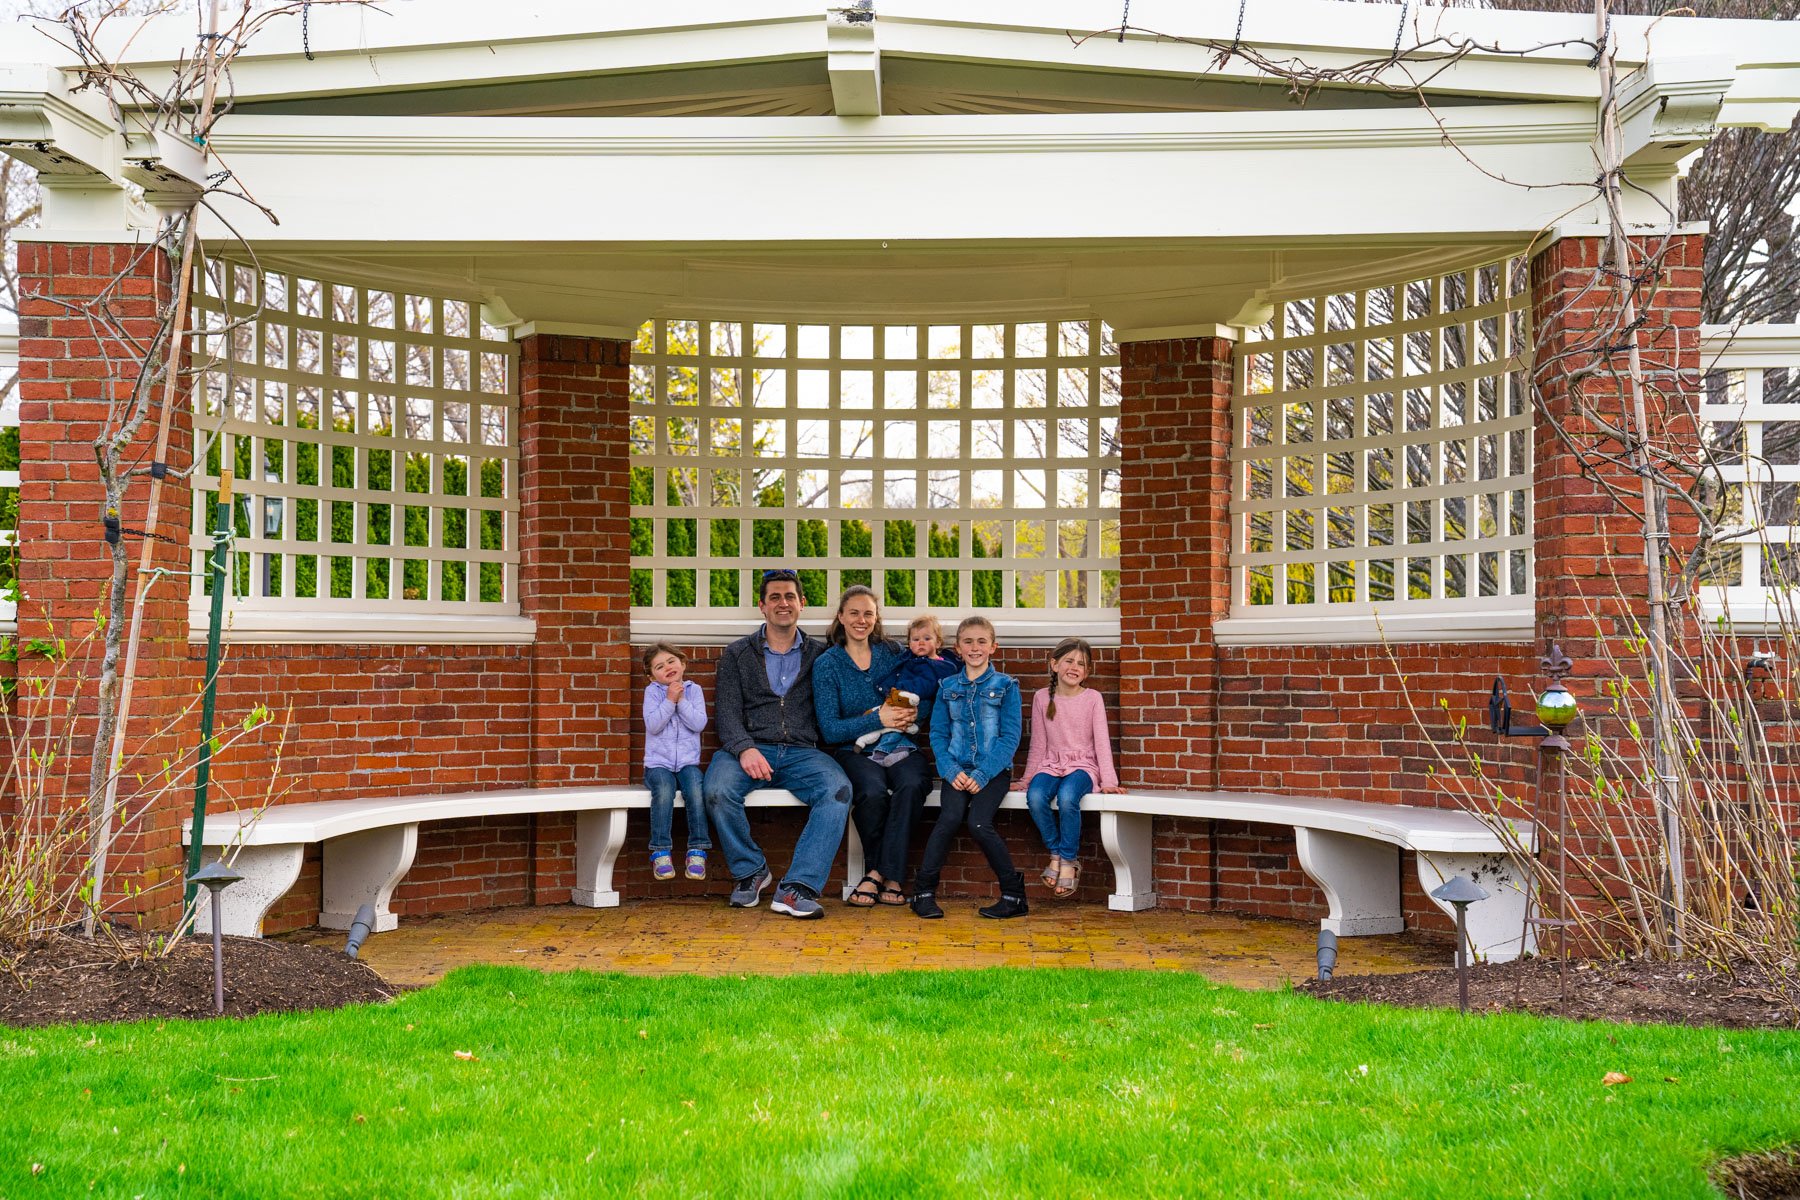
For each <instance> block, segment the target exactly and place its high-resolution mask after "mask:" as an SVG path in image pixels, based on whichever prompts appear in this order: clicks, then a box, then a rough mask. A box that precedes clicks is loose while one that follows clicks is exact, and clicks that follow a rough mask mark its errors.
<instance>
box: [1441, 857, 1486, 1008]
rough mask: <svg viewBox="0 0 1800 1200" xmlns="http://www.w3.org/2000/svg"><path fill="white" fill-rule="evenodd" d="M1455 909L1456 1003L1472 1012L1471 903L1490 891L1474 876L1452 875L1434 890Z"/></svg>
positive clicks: (1483, 898) (1482, 897) (1484, 897)
mask: <svg viewBox="0 0 1800 1200" xmlns="http://www.w3.org/2000/svg"><path fill="white" fill-rule="evenodd" d="M1431 898H1432V899H1433V900H1442V901H1443V902H1444V903H1445V904H1450V905H1454V906H1455V908H1456V1006H1457V1007H1458V1008H1459V1009H1461V1010H1462V1011H1463V1012H1465V1013H1466V1012H1468V1011H1469V905H1471V904H1473V903H1475V902H1476V901H1477V900H1486V899H1487V898H1488V894H1487V890H1486V889H1485V888H1483V887H1482V886H1481V885H1480V884H1479V883H1476V882H1475V881H1474V880H1472V879H1464V878H1463V877H1462V876H1461V875H1452V876H1451V877H1450V878H1449V879H1448V880H1447V881H1446V882H1445V883H1444V884H1442V885H1441V886H1440V887H1438V888H1437V890H1436V891H1434V892H1432V893H1431Z"/></svg>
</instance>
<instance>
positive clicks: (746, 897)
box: [731, 867, 772, 908]
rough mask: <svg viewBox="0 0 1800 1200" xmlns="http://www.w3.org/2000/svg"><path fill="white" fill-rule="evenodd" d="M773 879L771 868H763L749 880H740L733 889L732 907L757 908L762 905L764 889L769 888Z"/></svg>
mask: <svg viewBox="0 0 1800 1200" xmlns="http://www.w3.org/2000/svg"><path fill="white" fill-rule="evenodd" d="M771 878H772V876H770V874H769V868H767V867H763V868H762V869H761V870H759V871H757V873H756V874H754V875H752V876H750V877H748V878H747V879H740V880H738V881H737V882H736V883H735V884H733V885H732V888H731V907H733V908H755V907H756V906H757V905H759V904H761V903H762V894H763V889H764V888H766V887H768V886H769V881H770V879H771Z"/></svg>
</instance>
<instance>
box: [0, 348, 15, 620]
mask: <svg viewBox="0 0 1800 1200" xmlns="http://www.w3.org/2000/svg"><path fill="white" fill-rule="evenodd" d="M0 389H4V390H3V391H0V555H4V556H5V562H4V564H3V565H0V632H6V633H10V632H12V630H13V628H14V625H15V622H16V621H17V618H18V604H17V602H16V600H15V598H14V587H15V585H16V582H17V575H16V571H17V569H18V545H19V533H18V530H17V529H16V528H15V527H14V523H15V522H16V521H17V519H18V512H19V327H18V326H17V325H13V324H11V323H8V324H5V325H0Z"/></svg>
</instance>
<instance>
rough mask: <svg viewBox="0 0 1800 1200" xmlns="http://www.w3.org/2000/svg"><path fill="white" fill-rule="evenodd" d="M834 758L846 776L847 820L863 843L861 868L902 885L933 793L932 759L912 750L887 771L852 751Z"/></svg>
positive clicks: (844, 751) (838, 753) (864, 756)
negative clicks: (909, 854) (921, 816)
mask: <svg viewBox="0 0 1800 1200" xmlns="http://www.w3.org/2000/svg"><path fill="white" fill-rule="evenodd" d="M833 757H834V758H836V759H837V763H838V766H840V767H842V768H844V774H846V775H848V776H849V777H850V819H851V820H852V821H855V822H856V836H857V837H859V838H861V839H862V848H863V867H864V869H865V870H869V871H879V872H880V873H881V877H882V878H883V879H887V880H891V881H892V882H893V883H894V884H895V885H896V886H899V885H900V884H903V883H905V882H906V853H907V851H908V850H909V849H911V847H912V831H913V826H914V825H915V824H916V823H917V822H918V819H919V814H920V813H921V812H923V811H924V809H925V797H926V795H927V794H928V793H929V792H930V791H931V766H930V762H929V759H930V757H931V756H930V755H929V754H928V753H927V752H926V751H924V750H915V751H913V752H912V753H911V754H909V755H907V756H906V757H905V758H903V759H901V760H900V761H899V762H897V763H895V764H894V765H893V766H891V767H884V766H882V765H880V764H879V763H876V762H874V761H873V760H871V759H870V758H869V756H868V755H866V754H858V753H857V752H856V749H855V747H846V748H844V749H841V750H839V751H838V752H837V753H836V754H835V755H833ZM851 882H852V883H855V882H856V880H854V879H853V880H851Z"/></svg>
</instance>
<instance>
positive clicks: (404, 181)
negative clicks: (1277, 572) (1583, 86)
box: [47, 105, 1667, 245]
mask: <svg viewBox="0 0 1800 1200" xmlns="http://www.w3.org/2000/svg"><path fill="white" fill-rule="evenodd" d="M1440 119H1441V120H1442V121H1444V122H1445V124H1444V126H1443V127H1442V128H1440V126H1439V125H1438V124H1437V123H1436V122H1434V121H1433V120H1432V119H1431V117H1430V115H1429V114H1426V113H1423V112H1420V111H1417V110H1411V109H1403V110H1390V111H1368V110H1361V111H1354V112H1349V111H1336V112H1310V111H1300V112H1281V113H1198V114H1189V113H1158V114H1141V113H1139V114H1112V113H1095V114H1078V115H1063V116H1051V117H1044V116H1019V117H992V116H976V117H883V118H882V119H881V120H880V121H879V122H878V123H870V124H867V125H860V124H852V123H848V122H844V121H840V120H838V119H837V118H833V117H785V118H784V117H767V118H752V117H741V118H562V119H556V118H457V117H401V118H385V117H363V118H311V117H230V118H227V119H226V120H224V121H222V122H221V123H220V125H219V127H218V129H217V130H216V131H215V136H214V142H213V149H214V151H215V153H216V155H217V156H218V158H219V161H220V165H222V166H224V167H228V168H230V169H231V170H232V171H234V172H235V173H236V176H237V178H238V179H239V180H240V181H242V183H243V184H244V185H245V186H246V187H247V188H248V189H249V191H250V193H251V194H252V195H254V196H256V197H257V198H258V200H260V201H261V202H262V203H264V204H267V205H269V206H270V207H271V208H272V209H273V210H274V211H275V212H276V213H278V214H279V215H280V218H281V224H280V225H278V226H277V225H273V224H270V223H268V222H267V221H266V220H264V219H262V218H261V217H259V216H258V215H257V214H255V213H254V212H249V211H244V212H239V213H235V214H234V215H233V219H234V221H236V222H237V223H238V226H239V228H240V229H243V230H245V231H246V233H247V235H248V236H249V237H250V238H251V239H252V240H254V241H257V242H259V243H265V244H270V245H274V244H281V243H318V244H334V245H345V244H353V243H368V242H381V241H389V242H394V243H412V244H417V243H448V242H484V243H504V242H508V241H530V242H536V243H544V242H556V241H567V242H582V243H596V242H598V243H606V242H636V243H640V244H656V243H669V242H673V243H693V242H696V241H710V242H721V241H723V242H733V243H774V244H790V243H792V244H807V243H821V242H838V241H845V240H852V241H856V240H861V241H867V240H871V239H874V240H880V239H899V240H908V241H917V240H943V241H959V242H976V243H980V242H1004V241H1012V240H1018V239H1038V238H1049V239H1056V240H1071V239H1074V240H1080V239H1091V238H1099V239H1109V240H1110V239H1120V238H1248V239H1268V238H1277V239H1280V238H1339V237H1361V236H1396V235H1398V236H1411V235H1418V234H1427V235H1431V236H1433V237H1445V236H1448V237H1451V238H1454V237H1456V236H1458V235H1465V234H1467V235H1490V234H1495V233H1501V232H1517V233H1529V232H1532V231H1535V230H1538V229H1540V228H1542V227H1544V226H1545V225H1546V224H1548V223H1552V222H1554V221H1556V220H1558V219H1565V220H1566V219H1571V218H1570V216H1569V214H1571V213H1572V212H1574V213H1577V214H1578V210H1580V209H1581V207H1582V205H1583V204H1584V203H1585V202H1586V201H1587V200H1588V199H1590V198H1591V195H1592V192H1591V189H1590V188H1589V187H1588V181H1589V180H1591V178H1592V173H1593V168H1592V153H1591V150H1590V144H1591V142H1590V139H1591V135H1592V128H1593V127H1592V121H1593V116H1592V110H1591V108H1589V107H1588V106H1585V105H1532V106H1522V105H1510V106H1502V107H1495V108H1460V109H1453V110H1448V111H1447V112H1445V113H1443V114H1440ZM1446 134H1448V136H1449V137H1451V138H1453V139H1454V140H1455V142H1456V146H1455V147H1454V148H1452V147H1447V146H1446V145H1445V144H1444V140H1445V136H1446ZM1471 160H1472V161H1471ZM695 171H700V172H703V173H704V174H705V176H706V177H707V178H713V179H728V180H730V181H732V186H731V198H730V201H729V210H728V211H724V210H722V209H721V203H722V200H721V197H720V196H719V194H718V193H717V192H716V191H715V190H713V189H708V188H696V187H689V186H676V185H677V184H679V183H681V182H682V181H683V180H686V179H687V178H689V177H691V175H692V174H693V172H695ZM1496 177H1499V178H1496ZM665 178H666V179H668V180H669V182H670V186H657V185H656V182H655V181H657V180H659V179H665ZM1501 179H1508V180H1515V181H1517V182H1519V183H1531V184H1539V185H1544V186H1541V187H1539V188H1538V189H1536V190H1528V189H1526V188H1522V187H1517V186H1513V185H1512V184H1509V183H1505V182H1501V181H1500V180H1501ZM622 180H632V181H637V182H636V183H635V184H634V185H633V186H621V185H620V181H622ZM1045 180H1055V181H1056V186H1055V187H1051V188H1046V187H1045V186H1044V181H1045ZM972 196H978V198H979V202H971V197H972ZM1666 199H1667V198H1666V197H1665V200H1666ZM1633 202H1634V203H1637V204H1640V205H1642V207H1643V208H1644V210H1645V211H1644V213H1643V214H1642V216H1641V217H1638V218H1636V219H1642V220H1652V219H1654V214H1653V212H1652V209H1653V207H1654V206H1653V205H1651V204H1650V203H1649V202H1648V201H1644V200H1641V199H1639V198H1635V197H1634V199H1633ZM1628 215H1629V214H1628ZM1576 219H1578V215H1577V218H1576ZM1588 219H1592V218H1591V217H1590V218H1588ZM47 223H48V224H52V225H53V224H54V223H55V220H54V216H52V217H51V218H50V219H49V221H48V222H47ZM210 232H211V235H212V236H222V235H224V233H225V230H224V229H223V227H222V226H217V225H215V226H213V227H212V228H211V231H210Z"/></svg>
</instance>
